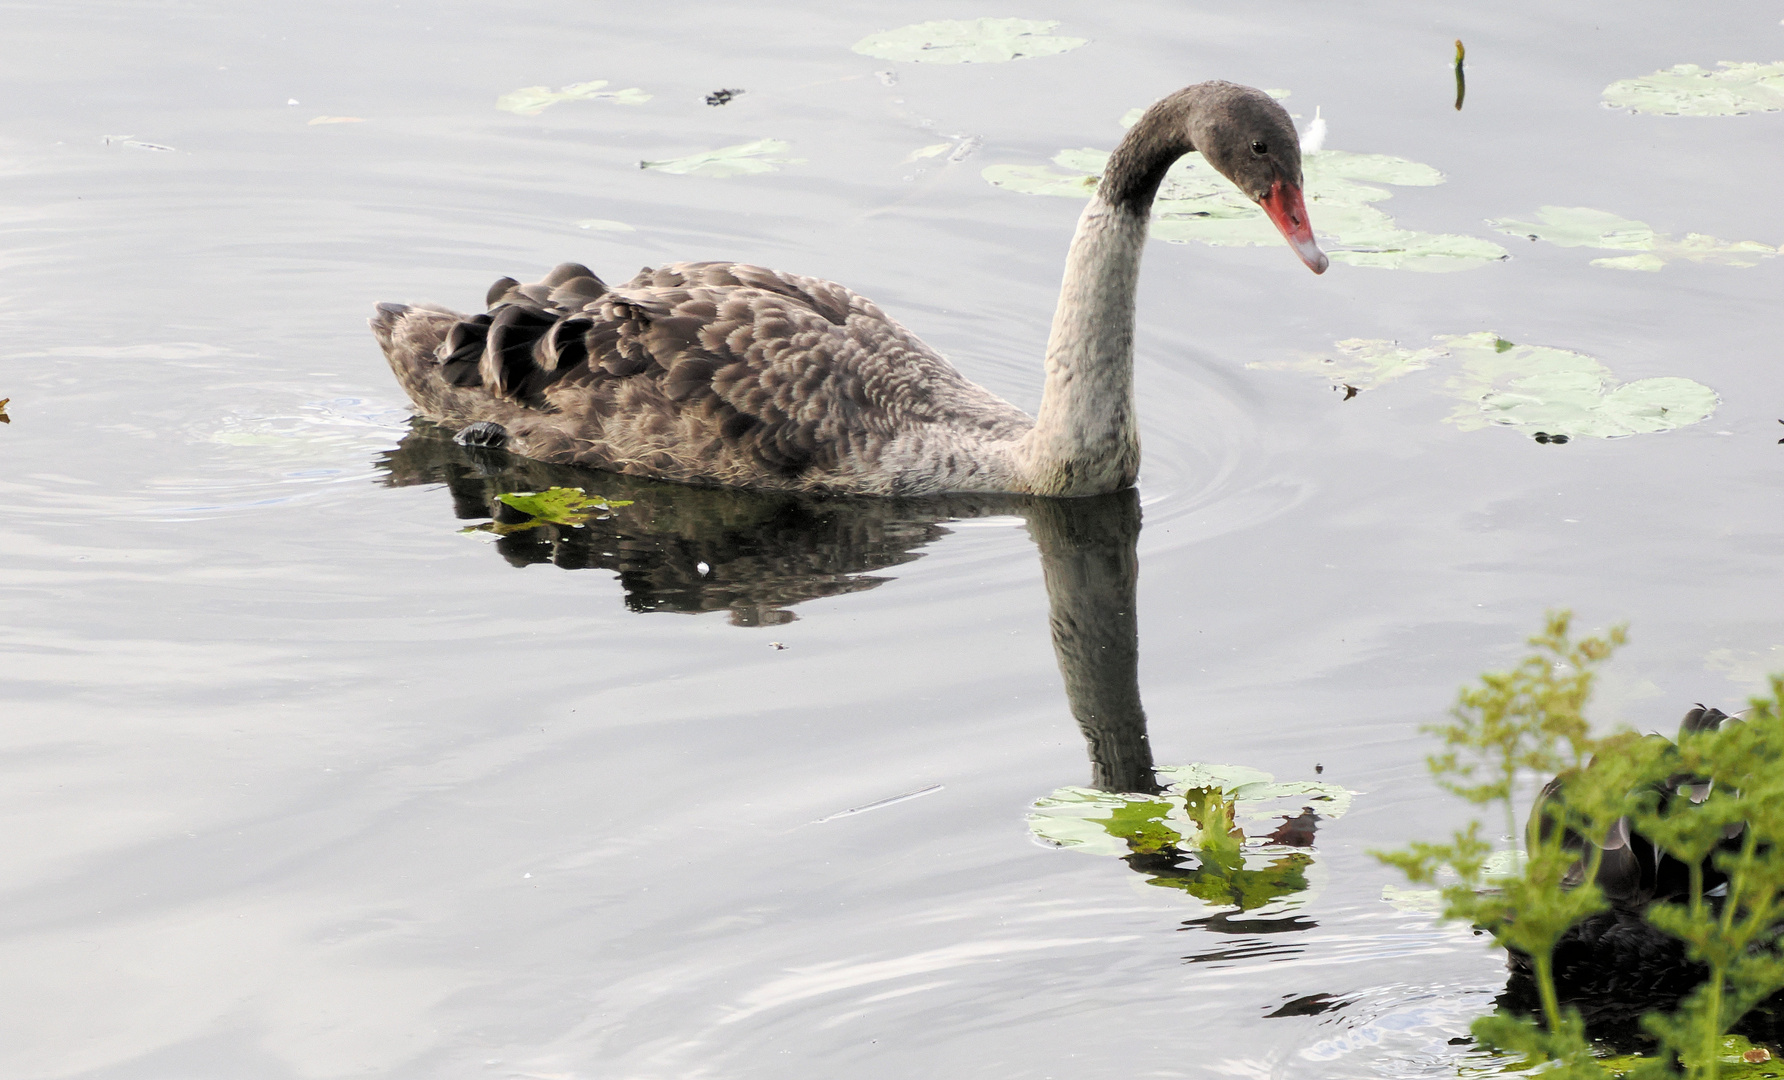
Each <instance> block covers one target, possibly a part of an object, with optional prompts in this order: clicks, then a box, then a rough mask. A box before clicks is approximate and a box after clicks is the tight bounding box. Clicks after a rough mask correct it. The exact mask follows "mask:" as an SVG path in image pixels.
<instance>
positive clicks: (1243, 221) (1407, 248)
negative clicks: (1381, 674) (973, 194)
mask: <svg viewBox="0 0 1784 1080" xmlns="http://www.w3.org/2000/svg"><path fill="white" fill-rule="evenodd" d="M1138 115H1139V110H1135V111H1132V112H1130V113H1128V115H1127V116H1124V117H1123V118H1122V120H1123V123H1124V124H1131V123H1132V121H1133V120H1135V119H1138ZM1108 160H1109V153H1108V151H1105V150H1095V149H1089V148H1085V149H1078V150H1061V151H1060V152H1059V153H1057V154H1055V155H1054V156H1053V164H1054V165H1056V166H1058V167H1059V169H1061V170H1068V171H1064V172H1061V171H1059V170H1056V169H1052V168H1048V167H1047V166H1044V165H991V166H987V167H986V168H985V169H984V170H983V172H982V174H981V175H983V176H984V178H985V179H986V180H987V181H989V182H990V183H991V184H993V185H995V186H997V187H1001V188H1007V189H1009V190H1011V191H1019V192H1022V193H1024V194H1029V195H1062V196H1068V197H1076V198H1084V197H1085V196H1087V195H1089V194H1090V193H1091V192H1093V191H1095V190H1096V186H1097V184H1098V183H1099V182H1100V181H1101V178H1102V176H1101V174H1102V171H1103V169H1104V168H1105V167H1106V166H1107V164H1108ZM1302 169H1303V172H1304V174H1305V177H1306V194H1307V202H1308V205H1309V214H1310V215H1311V216H1312V218H1313V221H1314V227H1315V229H1316V230H1317V231H1318V232H1319V234H1320V235H1322V236H1329V237H1333V238H1335V240H1336V246H1334V247H1331V248H1328V253H1329V254H1330V256H1331V258H1332V259H1333V260H1335V261H1337V262H1345V263H1350V264H1351V265H1353V266H1371V267H1377V268H1383V269H1404V270H1421V271H1427V272H1443V271H1448V270H1467V269H1472V268H1473V267H1476V266H1483V265H1485V264H1486V263H1489V262H1496V261H1498V260H1500V259H1503V258H1505V257H1506V256H1507V252H1506V250H1505V249H1504V248H1503V247H1500V246H1499V245H1498V244H1495V243H1493V242H1492V241H1490V240H1483V239H1481V238H1479V237H1474V236H1460V235H1455V234H1450V233H1423V232H1415V231H1413V230H1410V229H1402V228H1400V227H1399V226H1398V225H1396V224H1395V223H1394V219H1393V218H1391V217H1389V216H1388V215H1387V214H1386V213H1384V212H1382V211H1381V210H1378V209H1376V208H1375V207H1374V206H1372V205H1370V204H1372V203H1376V202H1380V201H1382V200H1383V199H1387V198H1389V197H1390V195H1391V192H1388V191H1386V190H1384V189H1382V188H1379V187H1371V186H1369V185H1370V184H1394V185H1398V186H1416V187H1429V186H1432V185H1434V184H1441V183H1442V182H1443V174H1442V173H1440V172H1438V171H1437V170H1436V169H1434V168H1432V167H1431V166H1429V165H1423V164H1420V163H1419V162H1416V161H1408V160H1407V159H1405V158H1400V157H1392V156H1389V155H1387V154H1353V153H1349V152H1347V151H1344V150H1319V151H1310V152H1308V153H1307V154H1305V155H1303V157H1302ZM1151 234H1152V235H1153V236H1154V237H1156V238H1158V239H1160V240H1164V241H1167V242H1169V243H1178V244H1182V243H1189V242H1191V241H1194V242H1198V243H1203V244H1213V245H1215V246H1219V247H1269V246H1274V245H1276V244H1280V243H1281V242H1282V238H1281V235H1280V234H1279V233H1278V232H1277V230H1276V227H1275V226H1274V225H1272V224H1271V223H1270V219H1269V217H1268V216H1266V215H1265V213H1264V212H1263V210H1262V209H1261V208H1259V207H1258V205H1257V204H1256V203H1254V202H1252V201H1251V200H1250V199H1248V198H1246V197H1245V195H1244V194H1242V193H1241V192H1240V191H1239V189H1238V188H1237V187H1234V186H1233V183H1232V181H1230V180H1228V179H1227V178H1226V177H1224V176H1222V175H1221V174H1220V173H1219V172H1217V171H1215V169H1214V167H1213V166H1211V165H1209V164H1208V163H1207V161H1205V160H1204V159H1203V158H1202V155H1200V154H1188V155H1185V156H1184V157H1183V158H1181V159H1179V160H1178V162H1177V163H1176V164H1175V165H1173V166H1172V167H1171V170H1170V172H1168V173H1166V174H1165V181H1164V184H1163V185H1161V186H1160V188H1159V192H1158V198H1157V200H1156V201H1155V202H1154V203H1153V207H1152V225H1151Z"/></svg>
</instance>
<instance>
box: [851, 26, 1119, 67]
mask: <svg viewBox="0 0 1784 1080" xmlns="http://www.w3.org/2000/svg"><path fill="white" fill-rule="evenodd" d="M1058 25H1059V23H1058V22H1056V21H1052V20H1037V19H943V20H941V21H938V22H926V23H916V24H915V25H912V26H901V27H899V28H898V29H896V30H882V31H880V32H879V33H877V34H869V35H868V36H866V37H864V38H862V39H861V40H860V41H857V42H855V45H854V50H855V51H856V52H858V53H861V54H863V55H865V56H872V57H875V58H876V59H880V60H906V61H909V62H911V63H916V64H999V63H1003V62H1004V61H1007V60H1025V59H1030V58H1032V57H1037V56H1057V55H1058V54H1060V53H1063V52H1070V51H1071V50H1073V49H1076V48H1077V47H1078V46H1080V45H1088V44H1090V42H1089V40H1088V39H1087V38H1075V37H1057V36H1054V35H1052V34H1049V33H1048V31H1049V30H1052V29H1053V28H1054V27H1056V26H1058Z"/></svg>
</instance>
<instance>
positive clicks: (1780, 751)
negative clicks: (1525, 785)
mask: <svg viewBox="0 0 1784 1080" xmlns="http://www.w3.org/2000/svg"><path fill="white" fill-rule="evenodd" d="M1625 640H1626V635H1625V632H1624V630H1623V628H1622V627H1617V628H1614V629H1612V630H1611V631H1609V632H1608V633H1606V634H1605V635H1603V636H1602V637H1587V638H1584V639H1581V640H1578V641H1576V640H1574V639H1573V637H1572V635H1571V633H1570V616H1569V615H1568V613H1566V612H1560V613H1551V614H1550V615H1549V616H1548V619H1547V622H1546V624H1545V626H1544V628H1543V631H1542V633H1540V634H1538V635H1537V636H1535V637H1533V638H1531V639H1530V645H1531V646H1532V649H1533V651H1532V652H1531V654H1530V655H1529V656H1528V657H1526V658H1525V659H1524V660H1523V662H1521V663H1520V664H1519V665H1518V666H1517V667H1516V668H1514V669H1512V670H1511V671H1509V672H1503V673H1492V674H1488V675H1484V676H1482V678H1481V682H1480V685H1479V686H1476V687H1467V688H1464V689H1463V690H1462V692H1461V695H1460V699H1459V700H1458V702H1457V705H1456V707H1455V708H1454V709H1452V710H1451V713H1450V722H1448V723H1446V724H1440V725H1434V726H1432V727H1430V728H1427V729H1426V730H1427V731H1428V732H1430V733H1431V734H1434V735H1436V736H1437V737H1438V738H1440V739H1441V740H1442V742H1443V750H1442V752H1440V753H1438V754H1434V755H1432V756H1431V757H1430V758H1429V759H1428V762H1429V765H1430V768H1431V771H1432V774H1433V776H1434V777H1435V778H1436V780H1437V782H1438V784H1439V785H1440V786H1442V787H1443V788H1444V789H1445V790H1447V791H1449V792H1451V793H1452V794H1454V795H1456V796H1458V797H1460V798H1462V799H1465V800H1467V801H1468V802H1471V803H1473V804H1475V805H1476V806H1479V807H1482V808H1489V807H1496V809H1498V810H1499V811H1500V812H1502V813H1503V814H1504V817H1505V821H1506V822H1507V825H1508V828H1507V835H1508V836H1515V835H1517V831H1518V830H1517V825H1516V819H1517V812H1516V809H1515V807H1514V806H1513V805H1512V793H1513V791H1514V789H1515V788H1516V786H1517V784H1518V783H1519V781H1520V780H1529V779H1531V778H1533V777H1544V776H1547V775H1549V774H1555V775H1556V776H1557V778H1558V782H1557V784H1554V785H1551V786H1550V787H1549V788H1547V789H1545V791H1544V794H1543V796H1542V797H1539V798H1538V800H1537V805H1536V807H1535V808H1534V809H1533V811H1532V814H1531V817H1532V820H1531V821H1530V822H1529V825H1528V827H1527V829H1526V835H1525V845H1526V853H1525V858H1524V859H1523V861H1522V866H1521V868H1519V869H1518V870H1517V871H1516V872H1514V873H1512V874H1510V875H1508V876H1497V877H1489V875H1488V874H1487V866H1488V862H1489V859H1490V858H1491V857H1492V856H1493V854H1494V845H1493V843H1491V842H1490V841H1489V840H1487V839H1486V838H1484V837H1483V836H1482V835H1481V830H1482V825H1481V823H1480V821H1479V820H1476V821H1474V822H1472V823H1470V825H1469V826H1468V828H1466V829H1463V830H1459V831H1457V832H1456V833H1455V834H1454V835H1453V836H1452V837H1451V838H1450V840H1449V841H1448V842H1447V843H1426V842H1414V843H1413V844H1411V845H1410V846H1409V847H1408V848H1407V849H1406V850H1404V851H1397V852H1377V853H1376V855H1377V857H1378V858H1380V859H1381V860H1382V861H1384V862H1386V863H1388V864H1390V865H1392V866H1396V867H1398V868H1400V869H1401V870H1402V871H1403V872H1405V874H1406V875H1407V877H1408V878H1410V879H1411V880H1413V881H1415V882H1429V883H1436V884H1439V885H1441V886H1442V893H1443V902H1444V906H1443V911H1444V915H1445V917H1447V918H1451V919H1461V920H1467V921H1468V922H1470V923H1472V924H1473V925H1475V926H1477V927H1480V928H1481V929H1484V930H1486V931H1487V932H1489V933H1491V934H1492V936H1493V941H1494V943H1495V944H1497V945H1499V946H1502V947H1506V948H1511V949H1515V950H1517V951H1519V952H1521V953H1523V954H1525V955H1527V956H1529V957H1530V959H1531V966H1532V968H1533V971H1534V981H1535V983H1536V990H1537V994H1538V998H1539V1000H1540V1002H1541V1006H1542V1011H1541V1015H1540V1016H1539V1017H1524V1016H1518V1015H1515V1014H1511V1013H1503V1012H1502V1013H1500V1014H1498V1015H1495V1016H1489V1017H1483V1018H1481V1019H1480V1020H1477V1021H1476V1022H1475V1024H1474V1033H1475V1036H1476V1037H1477V1038H1478V1039H1480V1040H1481V1041H1482V1042H1483V1043H1486V1044H1489V1045H1492V1046H1496V1047H1498V1048H1500V1049H1502V1050H1505V1051H1508V1052H1511V1053H1514V1054H1518V1055H1521V1056H1522V1057H1523V1058H1524V1059H1525V1061H1526V1062H1527V1063H1528V1064H1530V1065H1532V1066H1534V1065H1537V1064H1539V1063H1544V1062H1546V1063H1547V1064H1546V1065H1544V1067H1543V1068H1542V1070H1541V1072H1542V1075H1543V1076H1544V1077H1555V1078H1569V1080H1574V1078H1592V1080H1603V1078H1606V1077H1611V1076H1629V1077H1632V1078H1634V1080H1657V1078H1661V1077H1678V1076H1683V1077H1688V1078H1690V1080H1699V1078H1711V1080H1715V1078H1719V1077H1734V1076H1743V1075H1753V1074H1751V1073H1750V1072H1749V1071H1748V1070H1749V1068H1751V1066H1750V1065H1749V1062H1750V1061H1751V1060H1752V1056H1753V1055H1755V1054H1760V1053H1763V1051H1757V1050H1751V1051H1743V1052H1747V1053H1748V1054H1749V1056H1748V1059H1747V1060H1742V1058H1741V1057H1740V1056H1739V1054H1737V1055H1736V1056H1734V1057H1733V1058H1730V1057H1729V1047H1730V1046H1731V1045H1734V1044H1733V1043H1731V1042H1730V1038H1731V1037H1730V1036H1729V1034H1728V1033H1729V1030H1730V1029H1731V1028H1732V1027H1733V1026H1734V1025H1735V1024H1736V1023H1737V1022H1739V1021H1740V1019H1741V1017H1742V1016H1743V1015H1745V1014H1746V1013H1747V1012H1748V1011H1749V1010H1750V1009H1752V1008H1753V1007H1754V1006H1755V1005H1758V1004H1759V1003H1760V1002H1761V1001H1764V1000H1765V999H1766V998H1768V997H1770V996H1771V995H1772V994H1774V993H1776V992H1777V991H1779V990H1780V989H1784V954H1781V953H1780V949H1779V936H1780V930H1781V929H1784V676H1774V677H1773V679H1772V685H1771V691H1772V693H1771V696H1770V697H1769V698H1756V699H1754V700H1753V702H1752V704H1751V706H1750V708H1749V709H1748V710H1747V715H1746V719H1745V722H1744V723H1729V724H1726V725H1725V726H1724V727H1723V728H1722V729H1720V730H1712V731H1702V732H1695V733H1686V734H1682V735H1681V737H1680V739H1679V741H1678V743H1677V744H1676V745H1675V744H1674V743H1673V742H1671V741H1670V740H1667V739H1664V738H1657V737H1647V738H1643V737H1641V736H1638V735H1636V734H1635V733H1633V732H1629V731H1620V732H1616V733H1613V734H1611V735H1608V736H1605V737H1602V738H1594V737H1593V736H1592V735H1591V730H1590V726H1589V725H1588V723H1587V721H1586V717H1585V708H1586V705H1587V702H1588V701H1589V699H1590V697H1591V691H1592V683H1593V680H1594V678H1595V677H1596V675H1597V671H1598V668H1599V667H1600V665H1602V664H1603V663H1604V662H1605V661H1607V660H1609V659H1610V657H1611V655H1612V653H1613V652H1615V650H1616V649H1617V647H1618V646H1620V645H1622V644H1623V643H1624V641H1625ZM1669 783H1670V785H1671V787H1670V788H1669ZM1681 784H1683V785H1684V786H1680V785H1681ZM1671 789H1677V790H1678V792H1679V794H1678V795H1675V796H1673V797H1665V796H1664V795H1663V792H1666V791H1668V790H1671ZM1619 823H1622V824H1619ZM1619 828H1627V829H1632V830H1633V831H1635V832H1637V833H1639V834H1641V835H1643V836H1645V837H1647V838H1648V839H1649V840H1650V841H1652V842H1653V843H1654V844H1655V845H1656V846H1658V847H1659V848H1661V849H1663V850H1664V851H1666V852H1667V853H1668V854H1670V855H1672V856H1673V857H1674V858H1676V859H1678V860H1679V861H1680V862H1681V863H1683V864H1685V865H1686V866H1687V867H1688V868H1689V870H1690V889H1689V894H1688V896H1687V897H1686V899H1685V900H1684V901H1682V902H1676V901H1669V902H1655V903H1653V904H1650V905H1649V906H1648V908H1647V912H1646V916H1647V918H1648V920H1649V922H1651V923H1652V924H1653V925H1654V926H1655V927H1656V928H1657V929H1658V930H1660V931H1661V932H1663V933H1665V934H1668V935H1671V936H1673V937H1675V938H1677V939H1679V940H1680V941H1681V942H1683V943H1684V946H1685V952H1686V955H1687V956H1688V957H1689V958H1690V959H1691V960H1692V961H1694V962H1697V963H1700V964H1702V965H1704V966H1705V967H1706V968H1708V970H1709V977H1708V978H1707V979H1706V980H1705V981H1704V982H1703V984H1702V985H1701V986H1699V987H1698V989H1697V990H1696V991H1695V992H1694V993H1692V994H1691V995H1690V996H1689V997H1687V998H1686V999H1685V1000H1684V1001H1683V1002H1682V1003H1681V1004H1680V1006H1679V1008H1678V1009H1677V1010H1676V1011H1675V1012H1674V1013H1672V1014H1670V1015H1663V1014H1649V1015H1648V1016H1646V1017H1644V1018H1643V1025H1644V1027H1646V1028H1647V1030H1648V1031H1649V1032H1650V1033H1651V1034H1652V1035H1653V1036H1655V1038H1657V1039H1658V1040H1659V1051H1658V1052H1657V1053H1656V1054H1654V1055H1652V1056H1648V1057H1643V1058H1640V1059H1638V1060H1635V1061H1633V1062H1632V1061H1631V1060H1630V1059H1627V1058H1625V1059H1621V1060H1619V1061H1617V1062H1616V1063H1615V1065H1614V1067H1613V1065H1612V1063H1610V1062H1608V1061H1605V1060H1601V1059H1600V1058H1599V1057H1597V1056H1596V1055H1595V1054H1594V1050H1593V1046H1592V1043H1591V1041H1590V1039H1589V1038H1588V1035H1587V1032H1586V1028H1585V1025H1584V1023H1583V1022H1582V1021H1581V1020H1580V1017H1579V1014H1578V1013H1577V1012H1576V1011H1574V1010H1573V1009H1571V1008H1569V1009H1563V1008H1562V1004H1561V1002H1560V1001H1559V1000H1558V995H1557V992H1556V988H1555V979H1554V970H1553V952H1554V948H1555V945H1556V943H1557V942H1558V941H1559V940H1560V939H1561V937H1562V935H1563V934H1564V933H1566V931H1567V930H1568V928H1569V927H1571V926H1572V925H1573V924H1575V923H1576V922H1578V921H1579V920H1580V919H1583V918H1585V917H1587V916H1589V915H1592V914H1594V913H1597V912H1599V911H1603V910H1605V909H1606V908H1607V907H1608V906H1609V905H1608V902H1607V901H1606V900H1605V897H1604V895H1603V893H1602V892H1601V891H1600V890H1599V888H1598V886H1597V884H1596V881H1595V879H1596V876H1597V871H1598V868H1599V860H1600V858H1601V855H1602V851H1601V845H1602V844H1603V843H1604V841H1605V840H1606V838H1607V834H1609V833H1610V832H1611V831H1612V830H1614V829H1619ZM1513 865H1516V863H1515V860H1514V862H1513ZM1706 865H1707V866H1710V867H1713V868H1714V869H1715V870H1716V871H1720V873H1722V874H1725V875H1727V878H1728V882H1727V890H1726V893H1725V894H1724V895H1721V896H1712V895H1710V894H1709V893H1706V891H1705V888H1704V868H1705V866H1706ZM1718 891H1719V890H1718ZM1741 1045H1742V1046H1743V1047H1745V1045H1746V1044H1744V1043H1742V1044H1741ZM1772 1067H1773V1068H1775V1067H1776V1066H1775V1065H1774V1066H1772Z"/></svg>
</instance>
